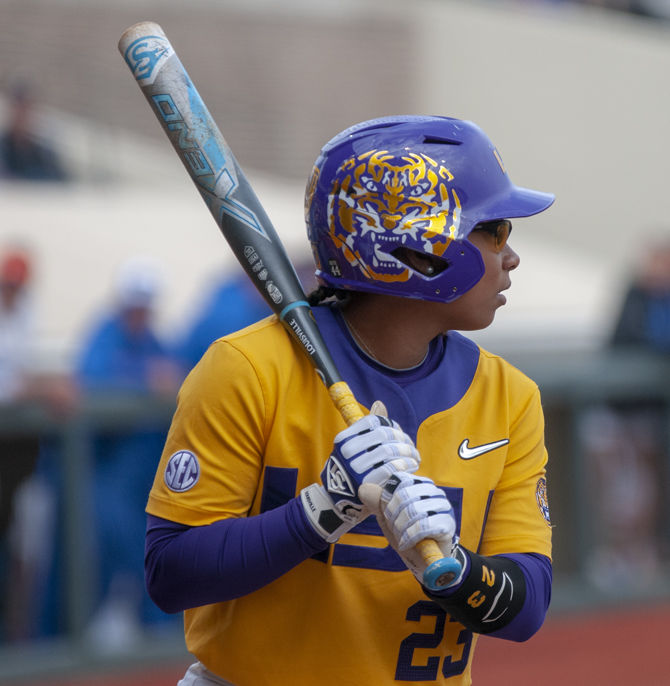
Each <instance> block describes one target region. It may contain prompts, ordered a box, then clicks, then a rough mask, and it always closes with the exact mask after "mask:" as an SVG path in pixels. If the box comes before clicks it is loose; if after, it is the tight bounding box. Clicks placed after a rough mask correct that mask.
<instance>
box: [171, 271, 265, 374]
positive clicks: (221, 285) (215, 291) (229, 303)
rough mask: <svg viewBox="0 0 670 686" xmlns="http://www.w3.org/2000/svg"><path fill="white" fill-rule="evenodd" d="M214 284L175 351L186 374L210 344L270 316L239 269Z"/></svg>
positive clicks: (254, 289)
mask: <svg viewBox="0 0 670 686" xmlns="http://www.w3.org/2000/svg"><path fill="white" fill-rule="evenodd" d="M238 271H239V273H236V274H235V275H234V276H227V277H226V278H224V279H223V280H221V281H219V282H217V283H216V285H215V286H214V287H213V288H212V290H211V292H210V293H209V295H208V296H207V297H206V298H205V300H204V301H203V304H202V307H201V308H200V309H199V311H198V312H197V313H196V316H195V318H194V319H193V321H192V323H191V325H190V327H189V328H188V330H187V331H186V334H185V335H184V336H183V338H182V339H181V340H180V341H178V343H177V346H176V350H177V355H178V357H179V359H180V360H181V363H182V365H183V367H184V369H185V371H186V372H188V371H190V370H191V369H192V368H193V367H194V366H195V365H196V364H197V362H198V360H200V358H201V357H202V354H203V353H204V352H205V350H207V348H208V347H209V345H210V343H212V342H213V341H215V340H216V339H217V338H221V336H225V335H226V334H229V333H231V332H232V331H237V330H238V329H242V328H244V327H245V326H248V325H249V324H253V323H254V322H257V321H258V320H259V319H263V317H267V316H268V315H269V314H271V310H270V308H269V306H268V305H267V303H266V302H265V301H264V300H263V298H262V297H261V296H260V294H259V293H258V291H257V290H256V288H255V287H254V286H253V284H252V283H251V281H250V279H249V277H248V276H247V275H246V274H245V273H244V272H242V271H241V269H240V270H238Z"/></svg>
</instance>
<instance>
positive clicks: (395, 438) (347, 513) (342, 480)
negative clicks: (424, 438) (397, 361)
mask: <svg viewBox="0 0 670 686" xmlns="http://www.w3.org/2000/svg"><path fill="white" fill-rule="evenodd" d="M420 460H421V458H420V457H419V453H418V451H417V449H416V448H415V446H414V443H413V442H412V439H411V438H410V437H409V436H408V435H407V434H406V433H404V432H403V431H402V429H401V428H400V426H399V425H398V424H397V423H396V422H392V421H391V420H389V419H387V418H386V417H383V416H381V415H375V414H370V415H366V416H365V417H363V418H362V419H359V420H358V421H357V422H355V423H354V424H352V425H351V426H350V427H348V428H347V429H345V430H344V431H342V432H340V433H339V434H337V436H336V437H335V445H334V446H333V452H332V454H331V455H330V457H329V458H328V460H327V462H326V464H325V466H324V468H323V471H322V472H321V482H322V483H321V484H312V485H310V486H307V487H306V488H304V489H303V490H302V491H301V493H300V498H301V501H302V505H303V507H304V509H305V512H306V514H307V516H308V518H309V520H310V522H311V523H312V525H313V526H314V528H315V529H316V531H318V532H319V533H320V534H321V536H323V538H324V539H325V540H326V541H328V542H329V543H333V542H335V541H337V539H338V538H339V537H340V536H342V534H344V533H346V532H347V531H349V530H350V529H352V528H353V527H354V526H356V524H358V523H359V522H361V521H362V520H364V519H365V518H366V517H367V516H368V515H369V514H370V509H369V508H368V507H366V506H365V505H364V504H363V503H362V502H361V500H360V498H359V494H358V491H359V488H360V487H361V485H362V484H376V485H378V487H381V486H382V485H383V484H385V483H386V482H387V481H388V479H389V477H390V476H391V475H392V474H395V473H396V472H400V471H402V472H409V473H413V472H415V471H416V470H417V469H418V468H419V462H420Z"/></svg>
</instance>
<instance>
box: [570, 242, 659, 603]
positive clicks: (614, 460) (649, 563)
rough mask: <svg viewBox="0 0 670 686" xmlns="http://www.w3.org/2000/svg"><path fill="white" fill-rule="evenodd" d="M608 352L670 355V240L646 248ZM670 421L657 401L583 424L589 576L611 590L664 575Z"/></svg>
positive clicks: (594, 415) (598, 413) (622, 407)
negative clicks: (593, 542) (592, 511)
mask: <svg viewBox="0 0 670 686" xmlns="http://www.w3.org/2000/svg"><path fill="white" fill-rule="evenodd" d="M609 347H610V348H611V349H612V350H627V351H628V352H637V353H638V354H640V355H645V354H650V353H651V354H657V355H659V354H660V355H667V354H669V353H670V238H663V239H661V240H659V241H654V242H653V243H652V244H651V245H649V246H648V248H647V249H646V250H645V252H644V255H643V257H642V260H641V262H640V265H639V267H638V268H637V270H636V273H635V274H634V275H633V278H632V281H631V284H630V286H629V287H628V289H627V290H626V292H625V294H624V297H623V300H622V304H621V307H620V310H619V313H618V316H617V318H616V321H615V325H614V327H613V334H612V336H611V340H610V341H609ZM666 416H667V408H666V407H664V406H663V404H662V402H661V401H660V400H657V401H655V400H654V399H653V398H650V399H647V400H639V399H634V400H631V401H630V402H617V403H616V404H609V405H602V406H600V407H597V408H593V409H592V410H591V411H590V412H588V413H586V414H585V416H584V418H583V422H582V430H583V434H582V436H583V441H584V445H585V448H586V456H587V459H588V463H589V468H590V475H591V479H592V485H593V487H594V490H593V493H594V494H596V497H595V498H594V503H595V505H596V517H595V522H594V523H595V525H596V528H597V529H598V539H599V546H598V547H597V548H596V550H594V551H593V556H592V558H591V560H590V565H589V570H590V573H591V577H592V579H593V581H594V583H595V584H596V585H598V586H600V587H601V588H603V589H604V590H608V591H611V592H620V591H621V590H623V589H625V588H631V587H634V588H648V587H649V586H650V585H651V584H653V583H654V582H655V581H657V580H658V579H659V578H660V576H661V574H662V561H663V558H664V556H665V553H666V551H665V550H664V549H663V543H662V538H663V537H662V535H661V531H660V526H659V520H660V514H661V508H660V504H661V501H662V498H663V493H662V492H661V485H662V484H663V483H664V481H663V479H662V478H661V475H662V474H663V473H664V471H663V465H664V464H665V462H666V461H667V459H668V454H667V439H666V430H667V427H666V421H665V418H666ZM665 487H666V488H667V484H666V486H665ZM666 495H667V492H666Z"/></svg>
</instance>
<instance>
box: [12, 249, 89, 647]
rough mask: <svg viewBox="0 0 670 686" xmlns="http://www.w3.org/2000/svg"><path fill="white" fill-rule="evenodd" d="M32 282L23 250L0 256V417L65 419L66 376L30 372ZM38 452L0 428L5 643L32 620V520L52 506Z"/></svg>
mask: <svg viewBox="0 0 670 686" xmlns="http://www.w3.org/2000/svg"><path fill="white" fill-rule="evenodd" d="M32 276H33V265H32V260H31V258H30V255H29V253H28V251H27V250H25V249H18V248H10V249H8V250H7V251H6V252H5V254H4V255H3V256H2V257H1V258H0V412H7V410H8V408H10V407H11V406H21V405H35V404H38V405H39V406H42V407H44V408H46V409H47V411H49V412H52V413H55V414H58V415H62V414H63V413H66V412H68V411H70V410H71V409H72V408H73V406H74V404H75V400H76V392H75V390H74V387H73V385H72V383H71V382H70V380H69V379H68V378H62V377H61V376H58V375H45V374H38V373H36V371H35V362H36V360H35V356H34V354H33V353H32V350H33V349H34V347H35V339H36V335H37V332H36V327H35V313H34V310H33V301H32V298H31V292H30V291H31V286H32ZM39 450H40V440H39V437H38V436H37V435H34V434H33V433H30V432H29V431H28V430H20V429H16V430H15V429H12V428H11V427H4V428H3V430H2V432H1V433H0V581H1V582H2V584H1V585H2V590H3V591H4V590H5V589H7V590H6V592H5V593H2V595H1V597H2V600H3V605H4V613H3V614H4V622H3V632H2V634H3V638H5V639H6V640H9V641H13V640H18V639H21V638H25V637H26V635H27V633H28V626H29V625H30V623H31V620H32V617H33V610H34V608H33V603H32V598H31V589H32V587H33V583H34V577H35V575H36V574H37V573H38V563H39V560H40V559H42V556H41V550H40V549H39V548H40V547H41V544H40V543H39V541H42V537H43V534H42V532H41V531H40V525H39V524H37V525H36V526H32V525H31V524H30V522H36V520H39V522H43V517H42V515H43V514H46V513H47V512H48V511H49V508H50V502H51V501H50V500H49V497H48V493H47V492H45V490H44V489H43V488H42V487H41V484H40V482H39V481H38V480H37V479H35V478H34V477H33V473H34V469H35V466H36V463H37V459H38V454H39ZM10 589H11V592H10Z"/></svg>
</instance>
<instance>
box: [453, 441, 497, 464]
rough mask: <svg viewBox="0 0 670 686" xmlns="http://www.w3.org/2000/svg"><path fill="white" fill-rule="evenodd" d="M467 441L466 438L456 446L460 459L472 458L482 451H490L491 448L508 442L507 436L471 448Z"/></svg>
mask: <svg viewBox="0 0 670 686" xmlns="http://www.w3.org/2000/svg"><path fill="white" fill-rule="evenodd" d="M468 443H469V439H468V438H466V439H465V440H464V441H463V442H462V443H461V444H460V445H459V446H458V456H459V457H460V458H461V459H462V460H472V459H473V458H474V457H479V456H480V455H483V454H484V453H490V452H491V451H492V450H495V449H496V448H500V447H502V446H503V445H507V444H508V443H509V438H503V439H501V440H499V441H493V443H483V444H482V445H475V446H473V447H472V448H471V447H470V446H469V445H468Z"/></svg>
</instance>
